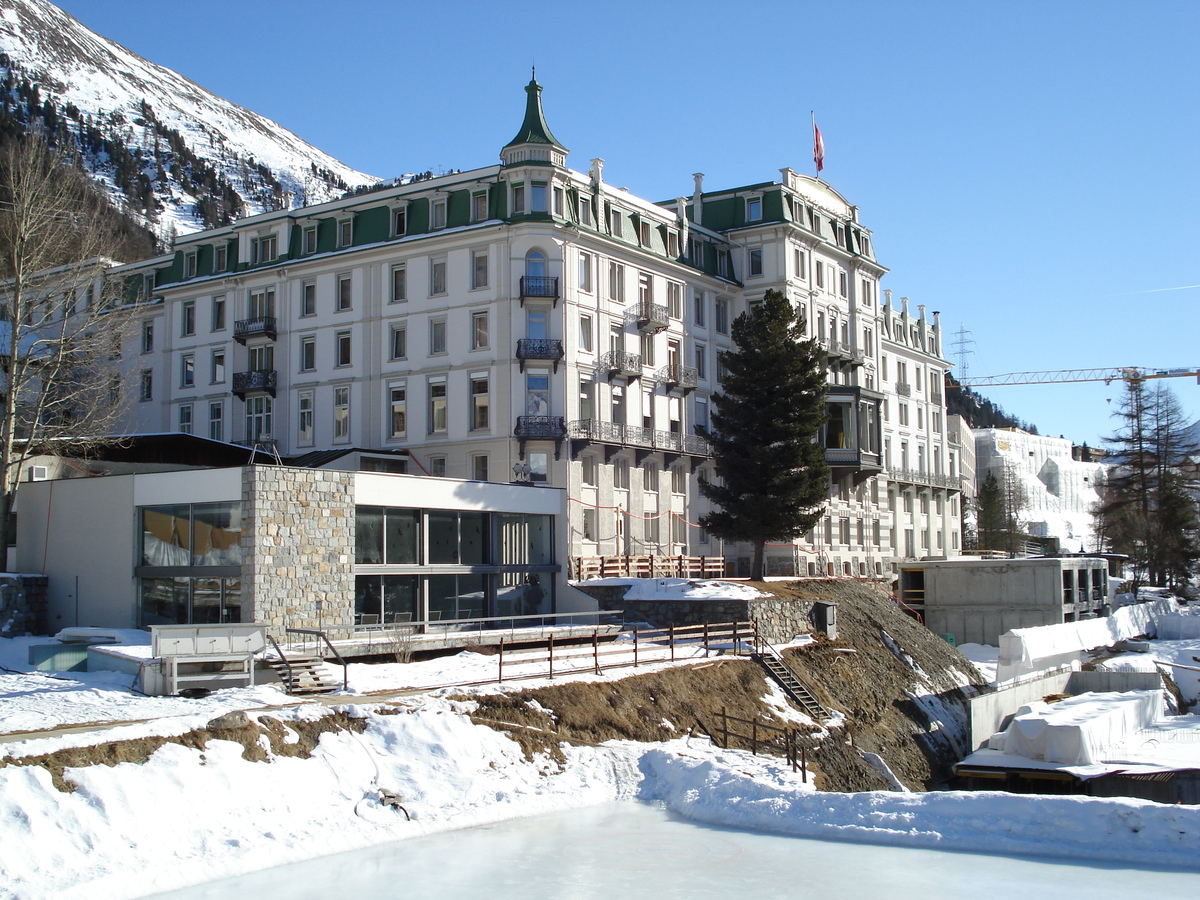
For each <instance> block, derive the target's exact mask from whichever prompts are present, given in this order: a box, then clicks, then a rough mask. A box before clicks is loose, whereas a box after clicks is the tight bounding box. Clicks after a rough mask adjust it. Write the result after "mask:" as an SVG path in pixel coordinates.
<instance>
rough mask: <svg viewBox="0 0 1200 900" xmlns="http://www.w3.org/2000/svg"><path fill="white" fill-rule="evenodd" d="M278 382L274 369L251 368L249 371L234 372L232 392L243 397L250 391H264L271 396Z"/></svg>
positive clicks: (277, 375) (273, 394)
mask: <svg viewBox="0 0 1200 900" xmlns="http://www.w3.org/2000/svg"><path fill="white" fill-rule="evenodd" d="M278 384H279V373H278V372H277V371H276V370H275V369H252V370H251V371H249V372H234V373H233V385H232V393H234V394H237V395H238V396H239V397H243V396H245V395H246V394H248V393H250V392H251V391H266V392H267V393H268V394H270V395H271V396H272V397H274V396H275V389H276V387H277V386H278Z"/></svg>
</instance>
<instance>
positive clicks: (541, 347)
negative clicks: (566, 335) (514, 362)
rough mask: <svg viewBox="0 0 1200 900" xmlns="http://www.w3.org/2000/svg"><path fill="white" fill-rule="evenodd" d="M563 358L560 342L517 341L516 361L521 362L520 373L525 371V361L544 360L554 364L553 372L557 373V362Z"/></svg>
mask: <svg viewBox="0 0 1200 900" xmlns="http://www.w3.org/2000/svg"><path fill="white" fill-rule="evenodd" d="M562 358H563V343H562V341H558V340H553V339H551V338H521V339H520V340H518V341H517V359H519V360H520V361H521V371H522V372H524V371H525V360H527V359H544V360H550V361H552V362H553V363H554V371H555V373H556V374H557V373H558V362H559V360H561V359H562Z"/></svg>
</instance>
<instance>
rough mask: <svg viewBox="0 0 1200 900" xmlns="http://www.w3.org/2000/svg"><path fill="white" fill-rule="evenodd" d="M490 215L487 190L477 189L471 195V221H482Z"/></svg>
mask: <svg viewBox="0 0 1200 900" xmlns="http://www.w3.org/2000/svg"><path fill="white" fill-rule="evenodd" d="M487 217H488V195H487V191H476V192H475V193H474V194H472V195H471V221H472V222H482V221H483V220H484V219H486V218H487Z"/></svg>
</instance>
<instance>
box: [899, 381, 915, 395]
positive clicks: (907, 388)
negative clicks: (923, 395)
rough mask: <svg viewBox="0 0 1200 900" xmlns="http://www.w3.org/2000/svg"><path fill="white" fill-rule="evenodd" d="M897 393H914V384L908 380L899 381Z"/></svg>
mask: <svg viewBox="0 0 1200 900" xmlns="http://www.w3.org/2000/svg"><path fill="white" fill-rule="evenodd" d="M896 393H897V394H899V395H900V396H901V397H909V396H911V395H912V385H910V384H909V383H908V382H907V381H897V382H896Z"/></svg>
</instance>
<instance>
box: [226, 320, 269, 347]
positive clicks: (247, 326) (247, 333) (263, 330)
mask: <svg viewBox="0 0 1200 900" xmlns="http://www.w3.org/2000/svg"><path fill="white" fill-rule="evenodd" d="M276 333H277V332H276V327H275V317H274V316H256V317H255V318H253V319H238V320H237V321H236V322H234V323H233V339H234V340H235V341H237V342H238V343H239V344H244V343H246V341H247V339H249V338H254V337H269V338H270V339H271V340H275V335H276Z"/></svg>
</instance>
